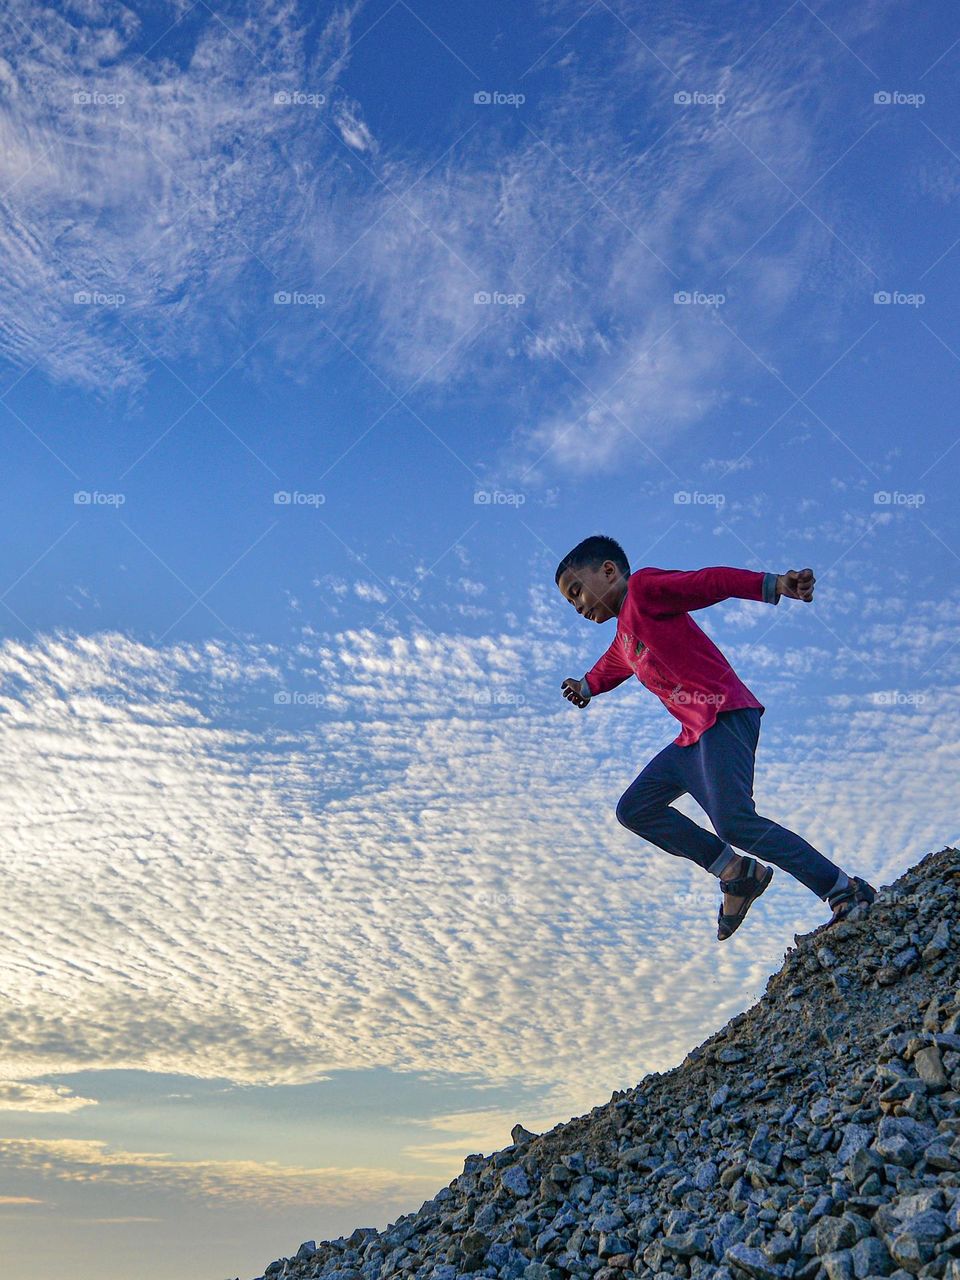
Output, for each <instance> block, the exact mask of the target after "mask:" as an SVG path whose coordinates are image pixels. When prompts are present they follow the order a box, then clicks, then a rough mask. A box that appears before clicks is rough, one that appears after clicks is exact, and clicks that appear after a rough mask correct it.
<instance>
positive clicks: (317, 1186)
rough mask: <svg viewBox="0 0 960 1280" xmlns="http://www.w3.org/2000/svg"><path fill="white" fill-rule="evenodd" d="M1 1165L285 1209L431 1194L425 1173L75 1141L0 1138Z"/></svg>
mask: <svg viewBox="0 0 960 1280" xmlns="http://www.w3.org/2000/svg"><path fill="white" fill-rule="evenodd" d="M4 1166H6V1167H7V1168H16V1169H18V1170H20V1171H21V1172H30V1173H41V1174H44V1175H45V1176H46V1177H48V1178H50V1179H52V1180H53V1181H55V1182H74V1183H85V1184H90V1183H96V1184H109V1185H113V1186H122V1187H127V1188H133V1187H147V1188H152V1189H154V1190H160V1189H163V1190H167V1191H174V1192H178V1193H180V1194H190V1195H194V1196H203V1197H204V1198H205V1199H207V1200H210V1201H214V1202H219V1201H227V1200H236V1201H253V1202H256V1203H259V1204H270V1205H276V1206H284V1207H286V1206H289V1205H312V1204H317V1203H318V1202H320V1203H323V1204H324V1205H326V1206H328V1207H335V1206H338V1205H347V1204H350V1205H352V1204H356V1203H358V1202H363V1201H366V1200H376V1201H378V1202H380V1201H383V1202H386V1203H390V1204H394V1203H397V1202H403V1201H405V1202H408V1203H409V1201H410V1200H412V1199H413V1198H415V1196H416V1195H417V1194H418V1193H419V1192H421V1191H422V1192H424V1193H426V1192H427V1191H429V1189H430V1184H429V1181H428V1179H426V1178H425V1176H424V1175H422V1174H403V1173H395V1172H393V1171H391V1170H386V1169H366V1168H341V1167H339V1166H338V1167H330V1168H314V1167H308V1166H302V1165H293V1164H290V1165H286V1164H282V1163H280V1162H279V1161H257V1160H175V1159H173V1158H171V1157H170V1156H169V1155H168V1154H165V1153H163V1152H150V1151H146V1152H145V1151H124V1150H122V1149H112V1148H111V1147H109V1145H108V1144H107V1143H105V1142H100V1141H96V1140H92V1139H76V1138H54V1139H40V1138H0V1167H4ZM16 1202H17V1203H22V1202H23V1199H21V1198H17V1201H16ZM33 1203H40V1202H33ZM112 1221H114V1222H119V1221H127V1222H129V1221H156V1219H139V1218H136V1219H131V1218H125V1219H112Z"/></svg>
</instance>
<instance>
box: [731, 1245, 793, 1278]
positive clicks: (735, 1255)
mask: <svg viewBox="0 0 960 1280" xmlns="http://www.w3.org/2000/svg"><path fill="white" fill-rule="evenodd" d="M723 1257H724V1261H725V1262H728V1263H729V1264H730V1265H731V1266H732V1267H734V1268H735V1269H736V1270H738V1271H742V1272H746V1274H747V1275H748V1276H752V1277H753V1280H785V1277H786V1274H787V1273H786V1270H785V1268H784V1267H782V1266H780V1265H779V1264H778V1263H776V1262H771V1261H770V1259H769V1258H767V1257H766V1256H765V1255H764V1254H762V1253H761V1252H760V1250H759V1249H751V1248H749V1247H748V1246H747V1245H745V1244H732V1245H730V1246H729V1248H728V1249H727V1250H726V1251H725V1252H724V1255H723Z"/></svg>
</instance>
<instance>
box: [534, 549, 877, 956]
mask: <svg viewBox="0 0 960 1280" xmlns="http://www.w3.org/2000/svg"><path fill="white" fill-rule="evenodd" d="M815 581H816V579H815V578H814V576H813V570H812V569H800V570H799V571H798V570H796V569H790V570H789V571H788V572H787V573H781V574H776V573H764V572H762V571H756V572H754V571H753V570H751V569H729V568H725V567H722V566H720V567H716V568H711V569H696V570H693V571H691V572H684V571H682V570H679V569H649V568H648V569H638V570H637V571H636V573H631V572H630V564H629V561H628V560H627V557H626V554H625V552H624V550H623V548H622V547H621V546H620V544H619V542H616V541H614V539H613V538H606V537H603V536H601V535H597V536H594V537H590V538H585V539H584V540H583V542H580V543H578V544H577V546H575V547H574V548H573V550H572V551H570V552H568V554H567V555H565V556H564V558H563V559H562V560H561V561H560V564H559V565H558V566H557V574H556V582H557V586H558V587H559V588H560V591H561V593H562V594H563V596H564V598H565V599H567V600H569V601H570V603H571V604H572V605H573V607H574V608H575V609H576V611H577V613H579V614H580V615H581V616H582V617H585V618H586V619H587V620H588V621H589V622H596V623H602V622H608V621H609V620H610V618H616V619H617V634H616V636H615V637H614V640H613V643H612V644H611V645H610V647H609V649H608V650H607V651H606V653H605V654H603V656H602V657H601V658H600V659H599V660H598V661H597V662H596V663H595V664H594V665H593V666H592V667H591V668H590V670H589V671H588V672H587V674H586V675H585V676H584V677H583V679H582V680H578V679H576V678H574V677H568V679H566V680H564V682H563V685H562V686H561V688H562V690H563V696H564V697H565V698H567V699H569V701H570V702H572V703H574V705H575V706H578V707H585V706H586V705H587V704H588V703H589V701H590V699H591V698H593V697H595V696H596V695H597V694H598V693H606V692H607V691H608V690H609V689H614V688H616V686H617V685H618V684H622V683H623V681H624V680H626V679H627V677H628V676H632V675H635V676H636V677H637V679H638V680H639V681H640V683H641V684H642V685H644V686H645V687H646V688H647V689H649V690H650V692H651V693H655V694H656V695H657V697H658V698H659V699H660V701H661V702H662V703H663V705H664V706H665V707H666V708H667V710H668V711H669V712H670V714H671V715H673V716H675V717H676V718H677V719H678V720H679V721H680V724H681V725H682V726H683V727H682V731H681V732H680V734H679V735H678V736H677V737H676V738H675V739H674V740H673V742H671V743H669V745H668V746H666V747H664V749H663V750H662V751H661V752H660V753H659V754H658V755H656V756H654V757H653V759H652V760H651V761H650V763H649V764H648V765H647V766H646V767H645V768H644V769H643V770H642V772H641V773H640V774H639V775H638V776H637V777H636V778H635V779H634V781H633V782H632V783H631V784H630V786H629V787H628V788H627V789H626V791H625V792H624V793H623V795H622V796H621V797H620V800H619V802H618V804H617V819H618V821H619V822H620V823H622V824H623V826H625V827H626V828H627V829H628V830H630V831H633V832H635V833H636V834H637V835H638V836H642V837H643V838H644V839H645V840H649V841H650V843H651V844H654V845H656V846H657V847H658V848H660V849H665V850H666V851H667V853H673V854H676V855H678V856H679V857H681V858H689V859H691V861H693V862H696V863H697V865H698V866H701V867H703V868H704V870H706V871H709V872H710V873H711V874H712V875H715V876H717V877H718V878H719V880H720V888H721V889H722V890H723V904H722V905H721V907H720V910H719V913H718V917H717V937H718V939H719V940H720V941H721V942H722V941H724V939H726V938H729V937H730V935H731V934H732V933H734V932H735V931H736V930H737V929H738V928H739V927H740V925H741V924H742V923H743V919H744V917H745V916H746V914H747V912H748V911H749V909H750V905H751V903H752V902H753V901H754V900H755V899H756V898H759V896H760V894H761V893H763V891H764V889H766V887H767V885H768V884H769V883H770V881H771V880H772V878H773V867H767V866H764V864H763V863H761V862H758V861H757V860H756V859H755V858H752V857H750V856H749V855H748V856H741V855H740V854H737V853H736V852H735V851H734V849H733V846H734V845H735V846H736V847H737V848H738V849H745V850H761V848H762V851H763V853H764V855H765V856H766V857H767V858H769V859H770V861H771V862H775V863H776V865H777V866H778V867H782V868H783V870H784V871H789V872H790V874H791V875H792V876H794V877H795V878H796V879H797V880H799V881H800V883H801V884H805V885H806V886H807V888H808V889H810V890H812V891H813V892H814V893H815V894H816V895H817V897H818V898H820V899H821V900H822V901H825V902H828V903H829V905H830V906H831V907H832V908H833V917H832V919H831V920H830V922H829V923H830V924H831V925H832V924H835V923H836V922H837V921H838V920H842V919H843V918H844V917H845V916H847V915H849V914H850V913H851V912H853V911H854V909H855V908H858V907H860V906H861V905H862V906H864V907H866V906H868V905H869V904H870V903H871V902H873V900H874V899H875V898H876V896H877V891H876V889H874V887H873V885H871V884H868V883H867V881H866V880H863V879H861V877H860V876H848V875H847V874H846V873H845V872H844V871H842V870H841V869H840V867H838V866H837V865H836V863H834V862H831V861H830V859H829V858H825V857H824V855H823V854H822V853H819V852H818V851H817V850H816V849H815V848H814V847H813V845H811V844H808V843H807V842H806V840H803V839H801V837H800V836H798V835H796V834H794V832H792V831H788V830H787V829H786V827H781V826H779V825H778V824H777V823H776V822H771V820H770V819H769V818H761V817H760V815H759V814H758V813H757V811H756V806H755V804H754V801H753V773H754V756H755V753H756V749H757V740H758V738H759V736H760V717H761V716H762V715H763V713H764V711H765V709H766V708H765V707H764V706H763V704H762V703H761V702H760V701H758V699H757V698H755V697H754V695H753V694H752V693H751V692H750V690H749V689H748V688H747V686H746V685H745V684H744V683H743V681H742V680H741V679H740V678H739V677H738V676H737V674H736V672H735V671H734V670H733V668H732V667H731V665H730V663H729V662H728V661H727V659H726V658H725V657H724V655H723V654H722V653H721V652H720V650H719V649H718V648H717V646H716V645H715V644H714V643H713V641H712V640H711V639H710V637H709V636H708V635H707V634H706V633H705V632H704V631H702V630H701V628H700V627H698V626H697V624H696V622H694V620H693V618H691V617H690V611H691V610H694V609H705V608H707V606H708V605H711V604H717V603H718V601H720V600H727V599H730V598H731V597H736V598H738V599H740V600H761V601H764V602H765V603H767V604H774V605H775V604H779V603H780V597H781V596H787V597H789V598H790V599H792V600H805V601H807V602H809V601H811V600H812V599H813V584H814V582H815ZM686 792H689V793H690V795H692V796H693V798H694V799H695V800H696V801H697V803H698V804H699V805H700V807H701V808H702V809H704V810H705V811H706V813H707V814H708V816H709V818H710V821H711V822H712V823H713V826H714V830H715V831H716V833H717V834H716V835H713V834H711V833H710V832H709V831H705V830H704V829H703V827H699V826H697V824H696V823H695V822H693V821H691V819H690V818H688V817H686V816H685V815H684V814H682V813H680V812H679V810H677V809H674V808H672V807H671V803H672V801H674V800H676V799H677V797H678V796H681V795H683V794H685V793H686Z"/></svg>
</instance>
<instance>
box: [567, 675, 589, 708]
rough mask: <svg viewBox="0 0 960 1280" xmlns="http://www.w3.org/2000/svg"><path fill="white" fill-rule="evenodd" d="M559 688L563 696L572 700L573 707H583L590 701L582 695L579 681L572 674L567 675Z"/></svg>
mask: <svg viewBox="0 0 960 1280" xmlns="http://www.w3.org/2000/svg"><path fill="white" fill-rule="evenodd" d="M560 688H561V690H562V692H563V696H564V697H565V698H567V699H568V700H569V701H570V702H572V703H573V705H574V706H575V707H585V706H586V705H587V703H588V702H589V701H590V699H589V698H585V697H584V696H583V693H582V692H581V689H580V681H579V680H577V679H575V678H574V677H573V676H567V678H566V680H564V682H563V684H562V685H561V686H560Z"/></svg>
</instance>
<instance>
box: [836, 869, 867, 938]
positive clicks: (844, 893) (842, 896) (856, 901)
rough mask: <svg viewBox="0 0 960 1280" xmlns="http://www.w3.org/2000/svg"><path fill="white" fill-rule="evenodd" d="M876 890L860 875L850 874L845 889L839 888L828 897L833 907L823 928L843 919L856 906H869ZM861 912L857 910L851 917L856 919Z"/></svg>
mask: <svg viewBox="0 0 960 1280" xmlns="http://www.w3.org/2000/svg"><path fill="white" fill-rule="evenodd" d="M876 896H877V891H876V889H875V888H874V887H873V885H872V884H868V883H867V881H866V880H864V879H862V878H861V877H860V876H851V877H850V883H849V884H848V885H847V887H846V889H841V890H840V892H839V893H835V894H834V895H833V897H832V898H829V899H828V902H829V904H830V906H831V907H833V916H832V918H831V919H830V920H829V921H828V922H827V924H826V926H825V928H828V929H829V927H830V925H832V924H837V923H838V922H839V921H840V920H845V919H846V918H847V916H849V915H851V914H852V913H853V912H854V911H855V910H856V908H858V907H869V905H870V903H871V902H873V901H874V900H875V899H876ZM862 914H863V912H862V911H857V913H856V915H854V916H853V919H854V920H856V919H858V917H859V916H861V915H862Z"/></svg>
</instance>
